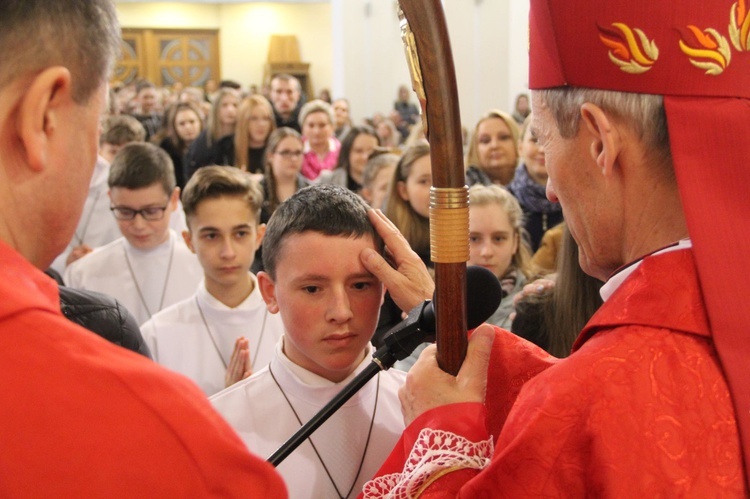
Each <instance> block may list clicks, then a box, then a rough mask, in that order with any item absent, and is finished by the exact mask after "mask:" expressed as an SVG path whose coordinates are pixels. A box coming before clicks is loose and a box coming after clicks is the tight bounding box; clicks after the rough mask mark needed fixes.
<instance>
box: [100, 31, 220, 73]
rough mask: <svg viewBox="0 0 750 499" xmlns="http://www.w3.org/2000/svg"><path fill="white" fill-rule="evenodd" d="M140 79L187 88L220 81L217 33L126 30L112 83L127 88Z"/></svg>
mask: <svg viewBox="0 0 750 499" xmlns="http://www.w3.org/2000/svg"><path fill="white" fill-rule="evenodd" d="M139 78H145V79H147V80H149V81H151V82H152V83H154V84H155V85H157V86H172V85H173V84H174V83H176V82H180V83H182V84H183V85H184V86H186V87H187V86H196V87H200V86H203V84H204V83H205V82H206V80H208V79H214V80H217V81H218V80H220V79H221V72H220V65H219V33H218V30H182V29H135V28H128V29H124V30H123V50H122V56H121V58H120V60H119V61H118V64H117V66H116V67H115V72H114V77H113V81H114V82H121V83H125V84H127V83H131V82H133V81H135V80H136V79H139Z"/></svg>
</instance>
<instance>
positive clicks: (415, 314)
mask: <svg viewBox="0 0 750 499" xmlns="http://www.w3.org/2000/svg"><path fill="white" fill-rule="evenodd" d="M429 304H430V301H429V300H428V301H425V302H424V303H422V304H421V305H418V306H416V307H414V308H413V309H412V310H411V311H410V312H409V315H408V316H407V318H406V319H405V320H404V321H403V322H402V323H401V324H399V325H398V326H396V327H394V329H393V330H392V331H391V332H390V333H389V334H388V335H387V336H386V337H385V338H384V340H383V341H384V342H385V345H383V346H382V347H380V348H379V349H378V350H377V351H376V352H375V354H374V355H373V356H372V362H370V364H369V365H368V366H367V367H366V368H365V369H364V370H363V371H362V372H360V373H359V374H357V376H355V377H354V379H352V380H351V381H350V382H349V383H348V384H347V385H346V386H345V387H344V388H343V389H342V390H341V391H340V392H339V393H338V394H337V395H336V396H335V397H333V398H332V399H331V400H330V401H329V402H328V403H327V404H326V405H325V406H324V407H323V408H322V409H321V410H320V411H318V413H317V414H315V416H313V417H312V418H311V419H310V421H308V422H307V423H305V424H304V425H302V427H300V429H299V430H297V431H296V432H295V433H294V435H292V436H291V437H290V438H289V440H287V441H286V442H284V443H283V444H282V445H281V447H279V448H278V450H276V452H274V453H273V454H272V455H271V457H269V458H268V459H266V461H268V462H269V463H271V464H272V465H273V466H278V465H279V464H281V462H282V461H283V460H284V459H286V458H287V457H288V456H289V454H291V453H292V452H294V450H295V449H296V448H297V447H299V446H300V445H301V444H302V442H304V441H305V440H307V438H308V437H309V436H310V435H312V434H313V432H315V430H317V429H318V428H319V427H320V425H322V424H323V423H325V422H326V421H327V420H328V418H330V417H331V416H332V415H333V414H334V413H335V412H336V411H337V410H338V409H339V408H340V407H341V406H342V405H344V404H345V403H346V401H347V400H349V399H350V398H352V397H353V396H354V394H355V393H357V392H358V391H359V390H360V389H361V388H362V387H363V386H365V385H366V384H367V382H368V381H370V380H371V379H372V378H373V377H374V376H375V375H376V374H378V373H379V372H380V371H387V370H388V369H390V368H391V367H393V364H395V363H396V361H397V360H403V359H405V358H406V357H408V356H409V355H411V353H412V352H413V351H414V349H415V348H417V346H419V345H420V344H421V343H424V342H425V341H429V337H430V336H431V335H432V336H433V337H434V331H432V332H430V331H423V326H422V324H421V321H420V317H421V316H422V313H423V310H424V309H425V308H426V307H427V306H428V305H429ZM428 313H429V312H428Z"/></svg>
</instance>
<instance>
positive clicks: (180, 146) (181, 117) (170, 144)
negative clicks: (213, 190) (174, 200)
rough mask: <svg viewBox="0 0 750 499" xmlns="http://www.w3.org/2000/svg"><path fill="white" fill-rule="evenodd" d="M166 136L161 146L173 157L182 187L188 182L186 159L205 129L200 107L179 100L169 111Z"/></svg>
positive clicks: (179, 184) (177, 176) (178, 182)
mask: <svg viewBox="0 0 750 499" xmlns="http://www.w3.org/2000/svg"><path fill="white" fill-rule="evenodd" d="M166 125H167V126H166V129H165V135H164V138H163V139H162V140H161V142H159V147H161V148H162V149H164V150H165V151H166V152H167V154H169V157H170V158H172V164H173V165H174V174H175V179H176V180H177V185H178V186H179V187H180V189H182V188H183V187H185V183H186V182H187V181H186V179H185V166H184V160H185V155H186V154H187V151H188V148H189V147H190V145H191V144H192V143H193V142H194V141H195V140H196V139H197V138H198V135H200V133H201V131H202V130H203V120H202V119H201V112H200V109H198V107H197V106H196V105H195V104H193V103H191V102H178V103H176V104H174V105H172V107H170V108H169V110H168V111H167V120H166Z"/></svg>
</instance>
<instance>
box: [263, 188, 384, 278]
mask: <svg viewBox="0 0 750 499" xmlns="http://www.w3.org/2000/svg"><path fill="white" fill-rule="evenodd" d="M367 210H368V206H367V205H366V204H365V202H364V201H363V200H362V198H360V197H359V196H357V195H356V194H354V193H353V192H351V191H350V190H348V189H345V188H343V187H340V186H337V185H329V184H325V185H322V184H317V185H312V186H309V187H305V188H304V189H300V190H299V191H297V192H296V193H295V194H294V195H293V196H292V197H290V198H289V199H287V200H286V201H284V202H283V203H281V205H279V207H278V208H277V209H276V211H274V213H273V215H272V216H271V219H270V220H269V221H268V225H267V227H266V235H265V236H264V237H263V267H264V268H265V271H266V272H267V273H268V274H269V275H270V276H271V279H275V278H276V262H277V260H278V258H279V252H280V251H281V249H282V248H281V245H282V243H283V242H284V239H286V238H287V237H289V236H291V235H294V234H301V233H303V232H318V233H320V234H324V235H326V236H343V237H362V236H366V235H370V236H372V238H373V241H374V242H375V247H376V249H377V251H379V252H382V250H383V240H382V239H381V238H380V236H379V235H378V233H377V232H376V231H375V228H374V227H373V226H372V223H370V219H369V218H367ZM311 256H312V255H311ZM318 256H319V257H324V255H318Z"/></svg>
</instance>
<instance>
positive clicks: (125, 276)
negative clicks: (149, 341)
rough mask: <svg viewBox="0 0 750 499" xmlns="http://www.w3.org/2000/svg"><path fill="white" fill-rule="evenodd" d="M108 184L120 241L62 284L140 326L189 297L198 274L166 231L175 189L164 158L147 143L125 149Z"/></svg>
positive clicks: (71, 271) (71, 270) (73, 269)
mask: <svg viewBox="0 0 750 499" xmlns="http://www.w3.org/2000/svg"><path fill="white" fill-rule="evenodd" d="M108 184H109V199H110V203H111V208H110V209H111V210H112V213H113V214H114V216H115V218H116V219H117V225H118V227H119V229H120V232H121V233H122V235H123V237H121V238H119V239H116V240H115V241H113V242H111V243H109V244H107V245H106V246H103V247H101V248H100V249H98V250H97V251H94V252H93V253H90V254H88V255H86V256H85V257H84V258H81V259H80V260H78V261H76V262H74V263H73V264H71V265H70V266H69V267H68V268H67V269H66V271H65V282H66V284H67V285H68V286H70V287H73V288H79V289H89V290H92V291H98V292H100V293H104V294H107V295H110V296H112V297H113V298H116V299H118V300H119V301H120V302H121V303H122V304H123V305H125V308H127V309H128V311H130V313H131V314H132V315H133V316H134V317H135V319H136V322H138V324H143V323H144V322H146V321H147V320H148V319H149V318H150V317H151V316H152V315H154V314H155V313H156V312H158V311H159V310H161V309H163V308H164V307H168V306H169V305H172V304H174V303H177V302H178V301H180V300H183V299H185V298H187V297H188V296H190V293H191V292H192V290H194V289H195V288H196V287H197V286H198V283H199V282H200V280H201V277H202V272H201V268H200V265H199V264H198V260H197V259H196V258H195V255H193V254H192V253H191V252H190V250H189V249H188V248H187V246H185V244H184V242H183V241H182V239H181V238H180V237H179V236H178V235H177V234H176V233H175V232H174V231H173V230H170V228H169V219H170V216H171V215H172V213H173V212H174V211H175V210H176V209H177V206H178V201H179V196H180V189H179V187H176V185H175V177H174V171H173V169H172V160H171V159H170V158H169V155H168V154H167V153H166V152H164V151H163V150H162V149H160V148H159V147H157V146H155V145H153V144H148V143H133V144H128V145H126V146H125V147H123V148H122V150H120V152H118V154H117V155H116V156H115V159H114V161H113V163H112V166H111V168H110V171H109V179H108Z"/></svg>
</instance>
